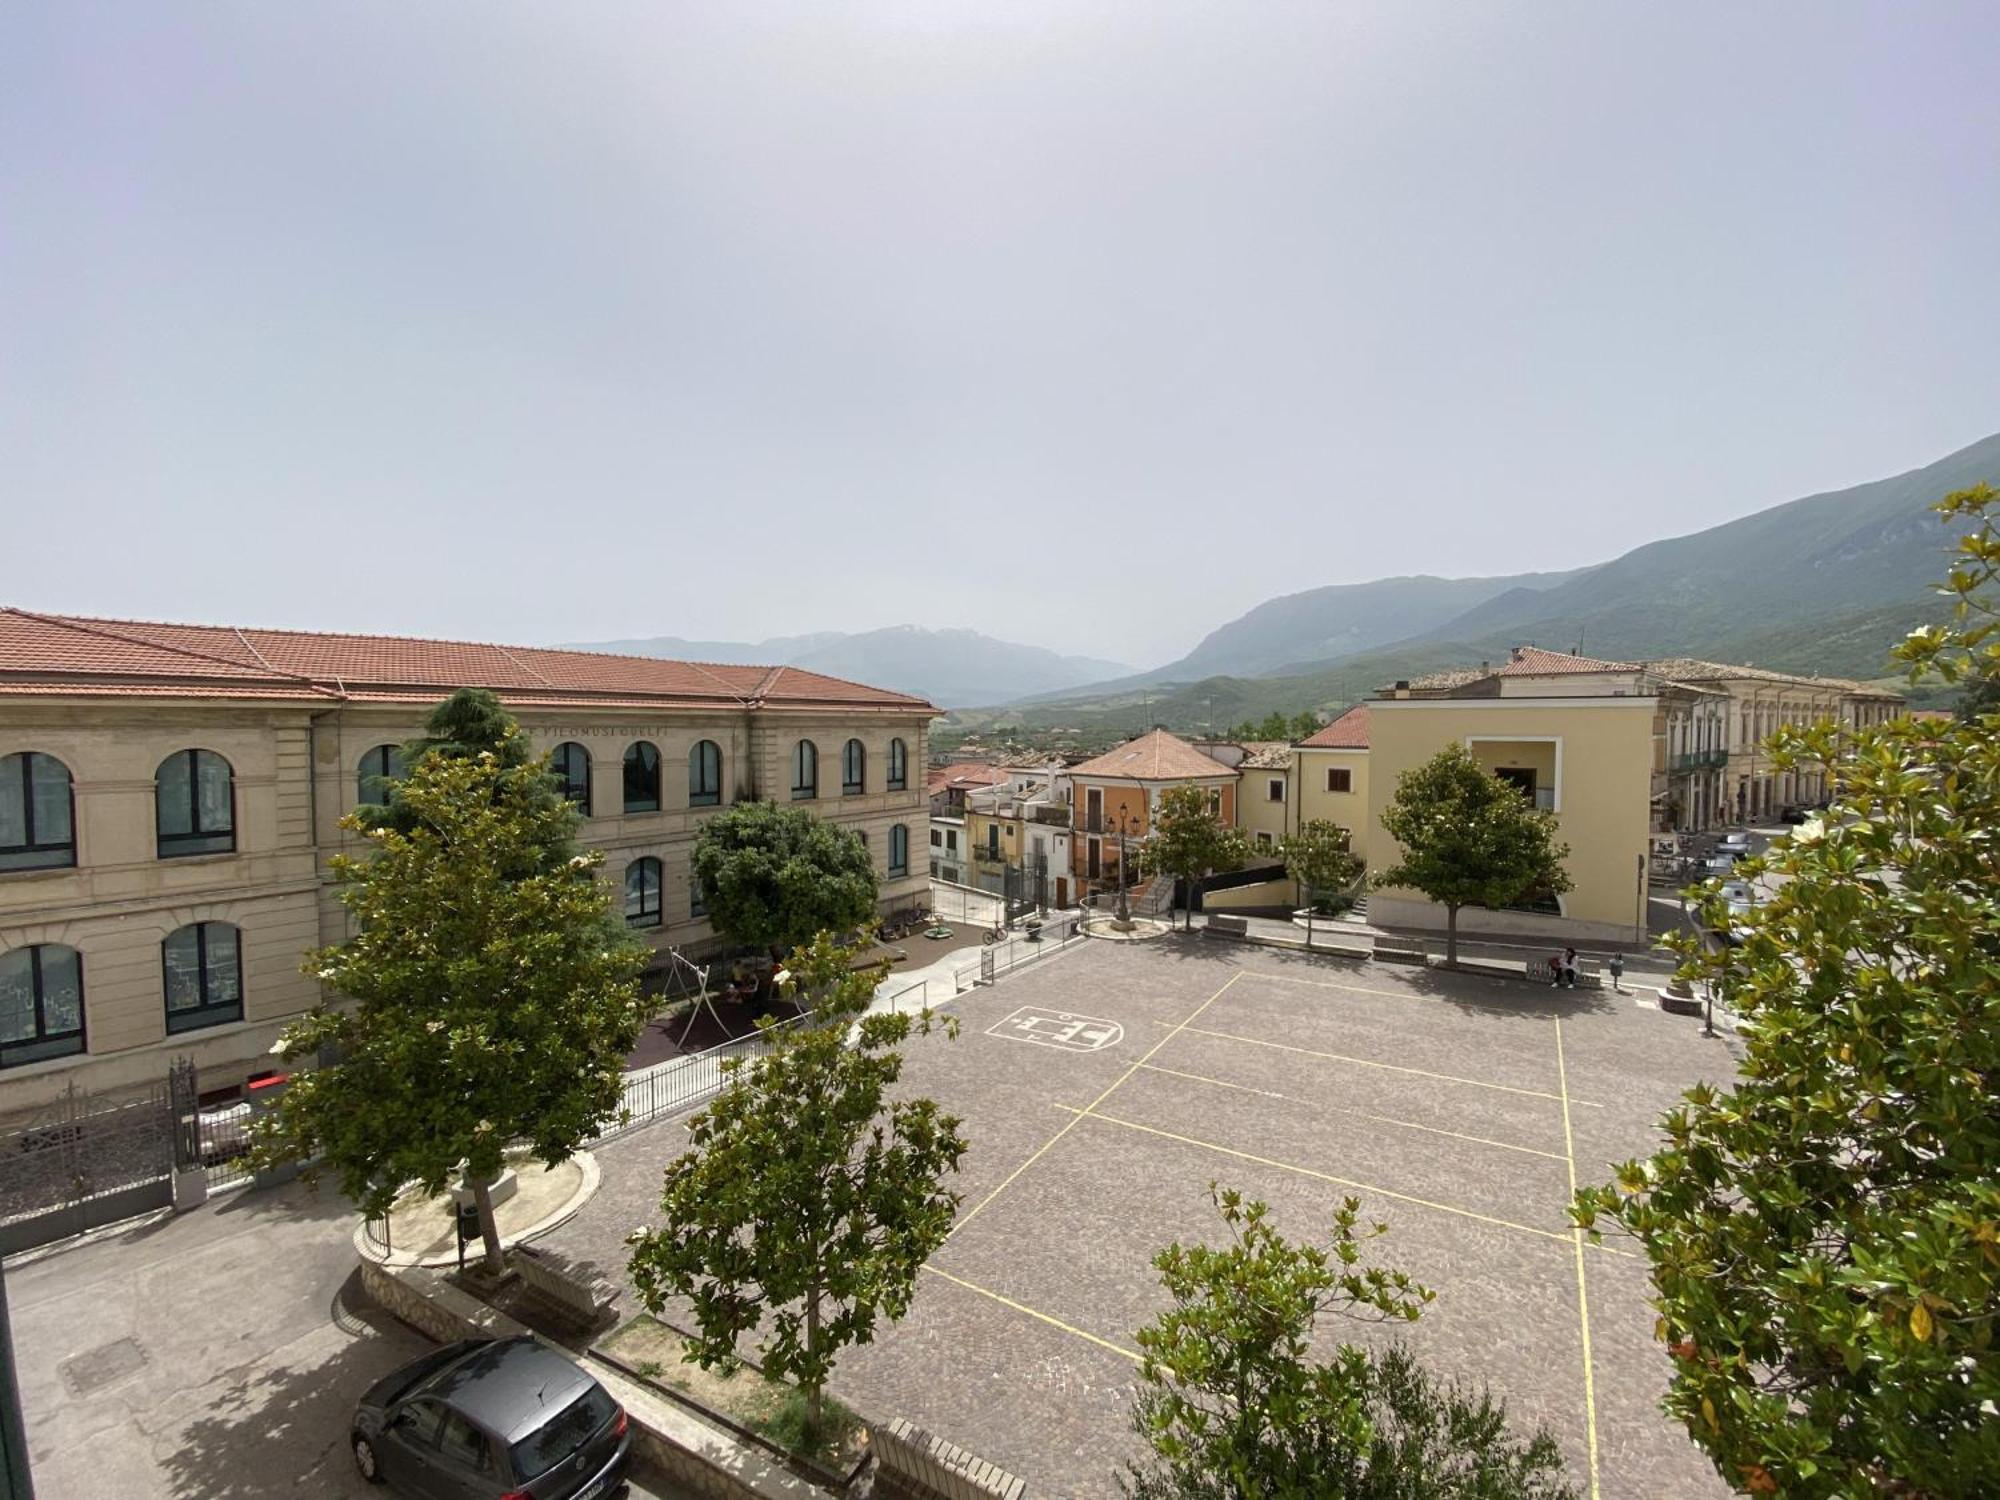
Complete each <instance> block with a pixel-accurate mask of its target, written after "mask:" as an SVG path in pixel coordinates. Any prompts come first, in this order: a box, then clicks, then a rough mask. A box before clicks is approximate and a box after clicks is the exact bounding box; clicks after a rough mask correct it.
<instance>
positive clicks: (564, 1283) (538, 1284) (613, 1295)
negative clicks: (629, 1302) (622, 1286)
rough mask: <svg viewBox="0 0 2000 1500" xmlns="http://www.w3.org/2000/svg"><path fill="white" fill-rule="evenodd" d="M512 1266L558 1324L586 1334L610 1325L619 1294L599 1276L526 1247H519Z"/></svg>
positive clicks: (514, 1252) (516, 1249)
mask: <svg viewBox="0 0 2000 1500" xmlns="http://www.w3.org/2000/svg"><path fill="white" fill-rule="evenodd" d="M509 1263H510V1264H511V1265H512V1266H513V1267H514V1269H515V1270H516V1271H518V1272H520V1274H521V1285H522V1286H523V1287H524V1288H526V1289H527V1291H528V1292H529V1294H530V1295H531V1296H533V1298H534V1299H535V1301H536V1302H538V1303H540V1304H541V1305H542V1306H543V1307H544V1308H545V1309H546V1310H547V1311H548V1312H549V1313H550V1314H551V1315H552V1316H553V1317H554V1318H556V1319H557V1320H558V1321H560V1322H562V1323H565V1324H568V1325H572V1326H574V1327H575V1328H576V1329H578V1330H579V1331H583V1332H587V1331H589V1330H591V1329H595V1328H598V1327H601V1326H602V1325H604V1324H605V1323H608V1322H610V1321H611V1317H612V1312H611V1304H612V1303H613V1302H615V1301H617V1299H618V1292H617V1289H616V1288H615V1287H612V1286H610V1285H608V1284H607V1283H605V1282H604V1281H603V1280H602V1279H601V1278H599V1277H598V1276H596V1275H593V1274H586V1273H582V1272H579V1271H577V1270H576V1269H575V1268H574V1267H572V1266H570V1265H568V1264H567V1263H566V1262H564V1261H562V1260H561V1259H560V1258H559V1257H557V1256H554V1255H551V1254H549V1253H548V1252H547V1251H542V1250H535V1249H532V1248H530V1247H529V1246H527V1245H516V1246H515V1247H514V1249H513V1251H512V1252H511V1253H510V1255H509Z"/></svg>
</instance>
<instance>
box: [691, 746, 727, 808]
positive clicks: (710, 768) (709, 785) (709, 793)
mask: <svg viewBox="0 0 2000 1500" xmlns="http://www.w3.org/2000/svg"><path fill="white" fill-rule="evenodd" d="M721 801H722V747H721V746H720V745H718V744H716V743H715V741H714V740H697V741H696V742H695V747H694V749H692V750H690V751H688V806H689V807H714V806H715V805H716V804H717V803H719V802H721Z"/></svg>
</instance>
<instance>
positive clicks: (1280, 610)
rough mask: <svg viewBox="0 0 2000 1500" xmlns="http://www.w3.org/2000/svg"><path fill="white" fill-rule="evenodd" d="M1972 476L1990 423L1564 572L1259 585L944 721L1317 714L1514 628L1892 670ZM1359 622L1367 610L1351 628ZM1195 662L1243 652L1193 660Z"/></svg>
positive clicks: (1500, 652)
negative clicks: (1951, 512)
mask: <svg viewBox="0 0 2000 1500" xmlns="http://www.w3.org/2000/svg"><path fill="white" fill-rule="evenodd" d="M1982 480H1985V481H1988V482H1991V483H1996V484H2000V434H1995V435H1994V436H1992V437H1988V438H1985V439H1982V440H1981V441H1979V442H1977V443H1974V444H1972V445H1971V446H1969V447H1966V448H1961V449H1960V450H1958V451H1957V452H1956V453H1952V454H1949V455H1948V456H1946V457H1944V458H1942V459H1939V460H1938V461H1937V462H1936V463H1933V464H1928V465H1926V466H1925V467H1923V468H1921V469H1913V470H1911V471H1910V472H1908V473H1906V474H1899V475H1896V476H1894V477H1893V478H1889V479H1880V480H1875V481H1872V482H1870V483H1867V484H1860V485H1855V486H1854V487H1852V488H1850V489H1845V490H1835V491H1830V492H1828V493H1825V494H1819V495H1809V496H1806V497H1805V498H1803V499H1799V500H1793V501H1789V502H1787V503H1786V504H1783V505H1779V506H1775V507H1773V508H1771V509H1769V510H1764V511H1759V512H1757V513H1756V514H1755V515H1750V516H1745V517H1743V518H1742V519H1740V520H1736V521H1730V522H1727V523H1725V524H1723V525H1721V526H1715V527H1711V528H1709V529H1708V530H1706V531H1699V532H1695V533H1693V534H1691V535H1689V536H1683V537H1675V538H1672V539H1669V540H1666V541H1660V542H1651V543H1648V544H1647V545H1645V546H1643V547H1638V548H1635V549H1634V550H1633V551H1631V552H1628V553H1626V554H1624V555H1623V556H1622V557H1619V558H1617V559H1615V560H1613V561H1611V562H1608V563H1604V564H1602V565H1600V566H1598V567H1594V568H1588V569H1584V570H1581V571H1578V572H1575V573H1571V574H1544V575H1539V576H1538V575H1532V574H1530V575H1522V576H1519V577H1514V578H1495V579H1426V578H1393V579H1383V580H1380V581H1379V582H1378V583H1375V584H1350V585H1339V586H1336V587H1333V588H1328V589H1315V590H1311V591H1309V592H1307V593H1304V594H1294V595H1288V596H1286V597H1284V598H1281V599H1273V600H1270V601H1268V602H1267V603H1265V604H1262V605H1259V606H1258V607H1257V608H1256V609H1253V610H1251V611H1250V612H1249V613H1248V614H1246V615H1244V616H1242V617H1241V618H1239V619H1237V620H1235V621H1232V622H1231V623H1230V624H1228V625H1225V626H1223V627H1221V628H1220V629H1218V630H1216V631H1214V632H1212V633H1211V634H1210V635H1209V637H1208V638H1207V639H1206V640H1204V641H1203V642H1202V644H1201V645H1200V646H1198V647H1196V649H1195V651H1194V652H1191V653H1190V654H1189V655H1188V656H1187V657H1186V658H1184V659H1183V660H1182V661H1180V662H1176V663H1174V664H1172V665H1171V666H1168V667H1163V668H1160V669H1159V670H1157V671H1154V672H1148V673H1146V674H1144V675H1143V676H1140V677H1136V678H1125V679H1118V680H1113V681H1110V682H1104V683H1099V684H1097V685H1095V686H1094V687H1090V688H1080V689H1071V690H1069V691H1067V692H1064V693H1063V694H1062V695H1061V696H1060V697H1059V698H1057V699H1054V700H1044V701H1039V702H1029V703H1018V704H1011V705H1008V706H1006V707H1004V708H995V709H986V710H982V711H980V712H979V713H977V714H976V715H954V719H955V721H961V722H965V723H968V724H976V725H979V726H984V725H992V724H1020V725H1022V726H1024V727H1028V728H1037V727H1048V726H1051V725H1058V724H1067V725H1072V726H1075V727H1077V728H1079V729H1094V728H1098V727H1108V726H1117V725H1129V726H1131V727H1133V728H1143V727H1145V726H1147V725H1150V724H1153V723H1162V724H1166V725H1169V726H1170V727H1172V728H1175V729H1182V730H1200V729H1203V728H1204V727H1206V726H1208V725H1210V724H1213V725H1214V726H1215V727H1217V728H1221V727H1224V726H1226V725H1229V724H1234V723H1238V722H1241V721H1242V720H1243V719H1246V718H1262V717H1264V715H1266V714H1267V713H1269V712H1271V711H1272V710H1274V709H1275V710H1278V711H1280V712H1283V713H1286V714H1294V713H1297V712H1298V711H1300V710H1301V709H1316V710H1320V711H1322V712H1331V711H1333V710H1336V709H1339V708H1343V707H1345V706H1347V705H1349V704H1351V703H1354V702H1356V701H1358V700H1359V699H1361V698H1363V697H1365V696H1367V695H1368V694H1369V693H1370V692H1372V691H1374V690H1375V689H1377V688H1379V687H1381V686H1383V685H1384V684H1386V683H1389V682H1393V681H1395V680H1396V679H1397V678H1400V677H1414V676H1418V675H1421V674H1422V673H1424V672H1428V671H1434V670H1436V669H1438V668H1442V667H1447V666H1455V665H1468V664H1476V663H1478V662H1480V661H1497V660H1500V659H1502V658H1503V657H1504V656H1505V655H1506V653H1507V650H1508V648H1509V647H1511V646H1515V645H1519V644H1522V643H1524V642H1533V643H1536V644H1539V645H1543V646H1548V647H1552V648H1556V649H1561V650H1574V649H1578V648H1581V649H1582V650H1583V651H1584V652H1585V653H1586V654H1588V655H1592V656H1601V657H1609V658H1614V659H1644V658H1649V657H1663V656H1683V655H1685V656H1699V657H1707V658H1710V659H1712V660H1717V661H1731V662H1741V663H1744V664H1747V665H1754V666H1764V667H1770V668H1773V669H1774V670H1777V671H1782V672H1796V673H1800V674H1802V675H1811V674H1814V673H1817V674H1819V675H1822V676H1833V677H1853V678H1859V679H1861V680H1863V681H1867V680H1871V679H1881V678H1884V677H1888V676H1891V675H1893V674H1891V673H1890V670H1889V661H1888V651H1889V648H1890V647H1891V646H1892V645H1894V644H1895V643H1896V642H1897V641H1898V640H1900V639H1901V638H1902V637H1903V636H1904V635H1905V634H1907V633H1908V631H1909V630H1910V629H1911V628H1912V627H1914V626H1916V625H1920V624H1926V623H1930V622H1933V621H1935V620H1938V619H1940V618H1942V614H1943V609H1944V605H1943V603H1942V602H1941V601H1940V600H1939V599H1938V598H1937V596H1936V595H1935V594H1934V593H1933V592H1932V588H1933V586H1934V585H1935V584H1936V583H1937V581H1938V580H1939V579H1940V578H1942V577H1943V576H1944V574H1945V572H1946V570H1947V567H1948V565H1949V564H1948V561H1947V557H1948V553H1949V551H1950V549H1951V547H1952V545H1953V543H1954V541H1955V533H1954V532H1953V531H1952V529H1951V528H1950V527H1949V526H1947V525H1946V524H1944V523H1943V522H1942V521H1941V520H1940V519H1939V517H1938V516H1937V515H1936V514H1935V513H1934V512H1933V511H1932V510H1931V509H1930V506H1931V505H1932V504H1933V503H1934V502H1936V501H1937V500H1939V499H1942V498H1943V497H1944V496H1945V495H1946V494H1948V493H1950V492H1951V491H1953V490H1957V489H1963V488H1965V487H1966V486H1968V485H1971V484H1976V483H1978V482H1980V481H1982ZM1458 588H1462V589H1464V590H1465V591H1466V593H1467V594H1471V595H1476V596H1478V597H1477V599H1476V602H1474V603H1472V604H1470V605H1468V606H1467V607H1465V608H1464V609H1463V610H1461V611H1460V612H1459V613H1458V614H1456V615H1453V616H1451V617H1449V618H1446V619H1442V620H1437V621H1435V622H1433V623H1431V624H1429V625H1427V626H1425V627H1423V628H1421V629H1419V630H1416V631H1413V632H1410V633H1409V634H1407V635H1404V636H1401V637H1391V638H1386V639H1384V638H1378V639H1377V640H1375V641H1373V642H1372V643H1370V644H1369V645H1368V646H1366V647H1365V648H1364V649H1359V650H1350V649H1346V648H1345V646H1340V647H1337V648H1336V649H1335V650H1333V651H1331V652H1329V653H1327V655H1326V656H1324V657H1323V658H1320V659H1318V660H1304V659H1301V658H1297V657H1293V658H1290V659H1289V664H1287V663H1286V662H1285V661H1280V662H1278V663H1277V664H1276V665H1274V666H1273V665H1266V664H1265V663H1267V662H1270V661H1271V658H1272V657H1273V656H1274V655H1281V653H1282V652H1283V650H1284V647H1283V644H1282V643H1283V642H1284V641H1285V640H1286V639H1288V638H1292V639H1303V638H1308V637H1312V636H1315V635H1318V636H1319V637H1320V638H1322V639H1325V638H1326V634H1325V632H1326V629H1327V627H1328V625H1329V624H1330V623H1331V624H1337V623H1338V622H1339V621H1340V620H1341V619H1342V618H1343V617H1344V615H1343V611H1346V610H1347V609H1349V607H1350V606H1356V607H1366V605H1367V604H1368V603H1369V602H1371V601H1372V602H1373V603H1374V604H1375V605H1376V606H1377V607H1380V608H1384V609H1393V610H1397V611H1403V613H1401V614H1400V615H1399V617H1400V618H1402V619H1408V618H1409V617H1410V613H1412V612H1415V613H1420V612H1421V611H1422V610H1423V609H1424V608H1425V607H1427V606H1430V605H1434V604H1436V603H1437V602H1439V601H1440V600H1444V601H1449V600H1451V599H1452V598H1453V597H1454V595H1453V590H1454V589H1458ZM1378 590H1379V591H1380V592H1371V591H1378ZM1461 597H1463V596H1461ZM1294 631H1295V632H1296V634H1292V632H1294ZM1367 633H1369V627H1368V626H1367V624H1366V622H1365V621H1364V622H1363V623H1362V625H1361V627H1360V629H1359V630H1358V631H1357V632H1356V635H1355V636H1354V637H1353V638H1354V639H1359V638H1360V637H1361V636H1363V635H1366V634H1367ZM1204 660H1206V661H1211V662H1217V661H1231V662H1237V663H1240V664H1241V665H1239V666H1237V667H1235V668H1234V669H1231V670H1224V671H1216V670H1213V669H1210V670H1207V671H1204V670H1202V669H1201V662H1202V661H1204ZM1937 696H1938V694H1937V693H1934V692H1930V693H1925V694H1923V695H1921V698H1922V700H1923V701H1931V700H1935V699H1936V698H1937Z"/></svg>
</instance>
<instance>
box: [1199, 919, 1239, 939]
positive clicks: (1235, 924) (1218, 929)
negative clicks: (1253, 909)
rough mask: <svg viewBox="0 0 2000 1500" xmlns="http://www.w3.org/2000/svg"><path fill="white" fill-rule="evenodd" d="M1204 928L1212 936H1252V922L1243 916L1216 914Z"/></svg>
mask: <svg viewBox="0 0 2000 1500" xmlns="http://www.w3.org/2000/svg"><path fill="white" fill-rule="evenodd" d="M1202 930H1203V931H1204V932H1207V933H1208V934H1209V935H1210V936H1212V937H1226V938H1247V937H1248V936H1250V923H1249V922H1248V921H1247V920H1245V919H1244V918H1242V917H1223V916H1215V917H1210V918H1209V919H1208V925H1207V926H1206V927H1204V928H1203V929H1202Z"/></svg>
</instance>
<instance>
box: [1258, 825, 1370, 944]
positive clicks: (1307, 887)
mask: <svg viewBox="0 0 2000 1500" xmlns="http://www.w3.org/2000/svg"><path fill="white" fill-rule="evenodd" d="M1278 854H1279V856H1280V858H1282V859H1283V860H1284V862H1285V873H1286V874H1287V875H1289V876H1291V878H1292V879H1293V880H1296V881H1297V882H1298V883H1299V895H1300V897H1301V898H1302V899H1303V901H1304V902H1305V908H1306V943H1307V945H1308V946H1310V945H1311V943H1312V924H1313V912H1314V909H1315V908H1316V907H1317V905H1318V903H1319V898H1320V896H1321V895H1322V894H1323V893H1325V892H1328V891H1338V890H1344V889H1345V888H1346V887H1348V886H1350V885H1352V884H1353V883H1354V882H1355V881H1356V880H1358V879H1359V878H1360V877H1361V869H1362V866H1361V859H1360V856H1358V855H1357V854H1355V852H1354V851H1353V850H1352V849H1351V848H1350V847H1349V846H1348V832H1347V830H1346V829H1345V828H1342V827H1341V826H1340V825H1339V824H1338V823H1334V822H1330V821H1329V820H1327V819H1325V818H1312V819H1309V820H1308V821H1307V822H1305V823H1303V824H1301V825H1300V827H1299V831H1298V832H1297V833H1295V834H1292V835H1291V836H1290V837H1288V838H1287V839H1285V841H1284V842H1283V843H1281V844H1279V846H1278Z"/></svg>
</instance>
